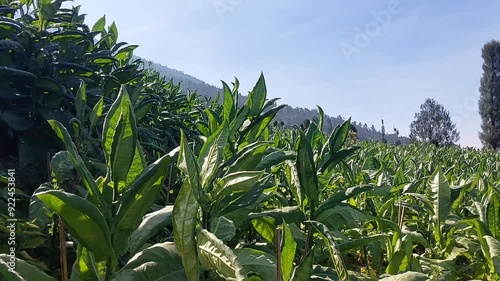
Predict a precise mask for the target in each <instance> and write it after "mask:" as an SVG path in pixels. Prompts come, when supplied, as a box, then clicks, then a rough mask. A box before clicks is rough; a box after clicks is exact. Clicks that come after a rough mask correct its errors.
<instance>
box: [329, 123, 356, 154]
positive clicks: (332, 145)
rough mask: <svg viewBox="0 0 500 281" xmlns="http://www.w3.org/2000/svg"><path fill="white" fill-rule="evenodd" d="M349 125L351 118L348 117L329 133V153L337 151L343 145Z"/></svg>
mask: <svg viewBox="0 0 500 281" xmlns="http://www.w3.org/2000/svg"><path fill="white" fill-rule="evenodd" d="M350 127H351V119H350V118H349V119H348V120H347V121H345V122H344V123H343V124H342V125H340V126H338V127H336V128H335V130H334V131H333V132H332V134H331V135H330V138H329V140H328V148H329V150H330V154H333V153H334V152H337V151H339V150H340V149H341V148H342V146H343V145H344V143H345V141H346V139H347V136H348V135H349V129H350Z"/></svg>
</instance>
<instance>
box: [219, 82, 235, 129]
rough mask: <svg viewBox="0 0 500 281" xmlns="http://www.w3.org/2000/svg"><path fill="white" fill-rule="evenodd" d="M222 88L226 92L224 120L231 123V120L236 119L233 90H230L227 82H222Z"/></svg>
mask: <svg viewBox="0 0 500 281" xmlns="http://www.w3.org/2000/svg"><path fill="white" fill-rule="evenodd" d="M222 86H223V91H224V103H223V107H224V120H225V121H226V122H228V123H229V121H230V120H233V119H234V114H235V107H234V98H233V93H232V92H231V89H229V86H228V85H227V84H226V83H225V82H222Z"/></svg>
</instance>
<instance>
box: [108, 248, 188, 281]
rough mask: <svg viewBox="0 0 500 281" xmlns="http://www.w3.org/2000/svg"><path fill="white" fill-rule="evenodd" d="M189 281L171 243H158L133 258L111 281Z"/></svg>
mask: <svg viewBox="0 0 500 281" xmlns="http://www.w3.org/2000/svg"><path fill="white" fill-rule="evenodd" d="M150 280H156V281H170V280H176V281H177V280H179V281H184V280H189V279H188V278H187V277H186V273H185V272H184V267H183V265H182V260H181V257H180V256H179V253H178V252H177V250H176V249H175V244H174V243H171V242H165V243H158V244H155V245H153V246H151V247H149V248H147V249H144V250H142V251H141V252H139V253H137V254H136V255H135V256H133V257H132V258H131V259H130V260H129V261H128V263H127V264H126V265H125V266H124V267H123V268H122V269H120V270H119V271H118V272H117V273H116V274H115V275H114V276H113V278H112V279H111V281H150Z"/></svg>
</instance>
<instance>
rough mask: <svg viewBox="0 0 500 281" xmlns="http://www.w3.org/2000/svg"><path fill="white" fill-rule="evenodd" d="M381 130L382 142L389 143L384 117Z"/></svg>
mask: <svg viewBox="0 0 500 281" xmlns="http://www.w3.org/2000/svg"><path fill="white" fill-rule="evenodd" d="M380 132H381V133H382V143H387V139H386V138H385V126H384V119H382V128H381V129H380Z"/></svg>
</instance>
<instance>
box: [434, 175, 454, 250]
mask: <svg viewBox="0 0 500 281" xmlns="http://www.w3.org/2000/svg"><path fill="white" fill-rule="evenodd" d="M450 196H451V190H450V185H449V183H448V180H447V179H446V178H445V177H444V175H443V173H442V172H441V171H440V170H438V171H437V173H436V175H435V176H434V179H433V180H432V183H431V198H432V201H433V207H434V217H433V220H434V223H435V230H434V232H435V237H436V240H437V242H438V244H439V245H440V246H441V248H444V243H445V241H444V237H443V234H442V227H443V225H444V222H445V221H446V218H447V217H448V214H449V213H450V207H451V200H450Z"/></svg>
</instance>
